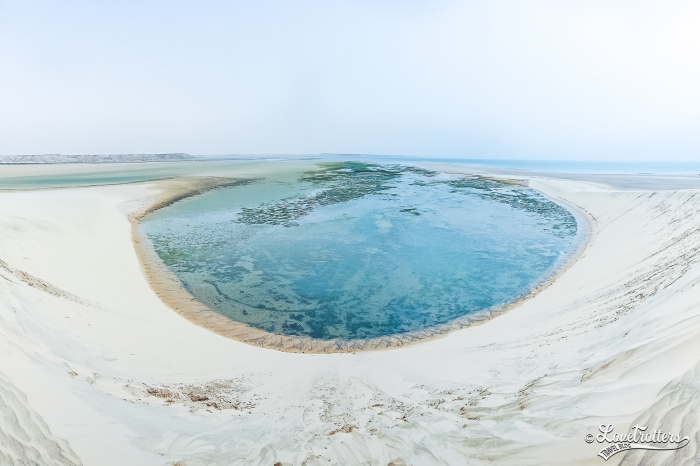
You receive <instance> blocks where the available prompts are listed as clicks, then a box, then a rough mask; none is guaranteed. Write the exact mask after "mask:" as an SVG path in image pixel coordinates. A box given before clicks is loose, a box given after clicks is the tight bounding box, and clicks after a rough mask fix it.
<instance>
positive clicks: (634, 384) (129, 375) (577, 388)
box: [0, 177, 700, 466]
mask: <svg viewBox="0 0 700 466" xmlns="http://www.w3.org/2000/svg"><path fill="white" fill-rule="evenodd" d="M622 181H625V180H622ZM633 181H634V180H631V181H629V182H627V181H625V183H626V184H625V188H624V189H616V188H611V187H608V186H605V185H603V184H601V183H592V182H590V181H581V180H566V179H556V178H551V177H548V178H539V177H531V178H529V182H530V185H531V186H532V187H533V188H535V189H537V190H539V191H540V192H543V193H545V194H546V195H547V196H549V197H550V198H552V199H556V200H560V202H569V203H571V204H572V205H576V206H578V207H580V208H581V209H583V210H585V211H586V212H588V214H589V215H590V218H591V219H593V221H594V226H593V230H592V234H590V235H589V237H588V245H587V247H586V248H585V249H584V250H582V251H581V254H580V256H579V257H578V258H577V260H576V261H574V262H570V263H569V264H570V265H569V267H568V268H566V269H563V270H562V271H561V273H560V274H559V276H558V277H557V279H556V280H553V281H552V282H551V283H550V284H549V286H547V287H546V288H544V289H542V290H541V291H540V292H539V293H538V294H537V295H535V296H533V297H532V298H531V299H528V300H525V301H523V302H522V303H521V304H520V305H518V306H516V307H515V308H513V309H512V310H511V311H510V312H507V313H504V314H502V315H500V316H499V318H497V319H491V320H489V321H487V322H485V323H484V324H482V325H472V326H470V327H467V328H464V329H461V330H457V331H454V332H451V333H449V334H447V335H444V336H442V337H441V338H435V339H431V340H427V341H423V342H421V343H420V344H412V345H406V346H405V347H402V348H401V349H397V350H394V351H363V352H357V353H356V354H352V353H349V354H298V353H290V352H281V351H274V350H271V349H267V348H260V347H257V346H253V345H249V344H245V343H241V342H239V341H235V340H232V339H229V338H223V337H221V336H219V335H217V334H215V333H213V332H211V331H209V330H206V329H204V328H201V327H199V326H197V325H192V323H191V322H190V321H188V320H187V319H185V318H183V317H182V316H180V315H178V314H177V313H175V312H173V311H172V310H171V309H170V308H169V307H167V306H166V305H165V304H164V303H163V301H162V300H161V299H160V298H159V297H158V296H157V295H156V294H155V293H154V291H153V289H152V288H151V286H150V285H149V283H148V281H147V280H146V279H145V277H144V274H143V272H142V269H141V267H142V261H141V260H140V259H139V257H138V256H137V254H136V252H135V251H134V244H133V242H132V234H133V231H132V226H133V223H132V220H133V213H134V212H138V211H142V210H143V207H144V206H146V205H150V204H151V203H152V202H153V199H154V197H157V196H160V190H159V189H158V188H157V187H156V186H155V185H154V184H153V183H140V184H130V185H119V186H104V187H90V188H75V189H73V188H71V189H58V190H38V191H31V192H30V191H25V192H19V191H17V192H4V193H0V238H1V239H2V241H0V260H2V261H3V262H2V264H3V269H2V270H0V411H1V412H2V419H3V420H6V419H17V422H5V421H3V423H0V429H2V434H3V436H4V437H3V438H5V439H11V441H5V442H3V443H1V444H0V455H4V456H0V458H2V460H3V461H5V462H9V464H12V461H14V463H16V464H23V463H22V461H24V464H42V465H67V464H68V465H81V464H82V465H86V466H92V465H95V466H112V465H114V466H122V465H124V464H128V465H134V466H141V465H143V466H153V465H160V466H173V465H175V464H178V463H179V466H182V465H183V464H185V465H187V466H205V465H206V466H210V465H222V466H223V465H227V466H228V465H231V464H233V465H257V464H275V463H281V464H283V465H285V466H287V465H299V464H306V465H307V466H316V465H318V466H320V465H327V464H351V465H355V464H368V465H372V466H387V465H389V464H392V463H393V464H394V465H401V464H405V465H421V466H422V465H433V464H435V465H445V464H447V465H452V464H471V465H485V464H499V465H517V466H522V465H533V466H534V465H537V466H539V465H543V464H554V465H563V464H566V465H597V464H603V463H601V461H602V460H601V459H600V458H599V457H597V456H596V455H597V452H598V450H600V447H599V446H598V445H596V444H593V445H589V444H587V443H586V442H585V441H584V436H585V435H586V434H589V433H596V432H597V429H598V425H599V424H601V423H612V424H614V425H615V430H616V431H620V432H624V431H625V430H626V429H628V428H629V426H630V425H633V424H634V423H635V422H642V423H648V424H649V426H650V429H654V428H660V429H664V430H667V429H673V430H674V431H680V432H682V433H683V435H688V436H690V438H691V439H692V440H691V444H690V445H689V446H688V447H686V448H684V449H682V450H678V451H676V452H647V453H646V454H644V453H641V452H633V453H626V454H619V455H616V456H614V457H613V458H611V459H610V460H609V461H608V462H607V463H605V464H618V463H620V462H623V463H624V464H630V465H632V464H640V463H641V462H642V461H644V462H645V463H644V464H650V465H651V464H695V463H697V455H698V453H697V452H698V443H697V442H696V440H695V439H697V438H700V437H698V436H700V423H698V422H697V413H698V412H700V407H699V405H700V401H698V400H700V398H698V396H697V390H695V389H694V387H696V386H700V370H698V369H697V367H698V365H699V364H700V286H697V284H698V283H700V227H698V222H697V219H698V215H700V190H694V189H688V190H665V189H662V188H659V189H648V186H646V185H645V187H644V189H641V188H640V189H631V188H630V187H629V185H630V184H631V183H632V182H633ZM139 209H141V210H139ZM7 458H13V460H6V459H7ZM17 459H19V460H20V461H17ZM0 463H2V461H0Z"/></svg>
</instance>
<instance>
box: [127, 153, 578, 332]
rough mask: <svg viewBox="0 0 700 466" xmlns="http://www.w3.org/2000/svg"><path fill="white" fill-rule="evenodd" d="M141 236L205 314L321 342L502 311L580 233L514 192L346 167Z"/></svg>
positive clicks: (526, 192) (528, 194)
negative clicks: (207, 310) (209, 311)
mask: <svg viewBox="0 0 700 466" xmlns="http://www.w3.org/2000/svg"><path fill="white" fill-rule="evenodd" d="M141 228H142V229H143V231H144V233H145V234H146V235H147V236H148V237H149V238H150V239H151V241H152V242H153V244H154V247H155V249H156V252H157V253H158V255H159V256H160V257H161V259H162V260H163V261H164V263H165V264H166V265H167V266H168V267H169V268H171V270H172V271H173V272H174V273H175V274H176V275H177V277H178V278H179V279H180V280H181V281H182V283H183V284H184V286H185V288H186V289H187V290H188V291H189V292H190V293H191V294H192V295H193V296H194V297H195V298H196V299H197V300H199V301H201V302H202V303H204V304H206V305H207V306H208V307H209V308H211V309H212V310H214V311H216V312H219V313H221V314H223V315H225V316H227V317H229V318H230V319H232V320H235V321H238V322H243V323H246V324H248V325H250V326H252V327H255V328H259V329H262V330H266V331H268V332H272V333H276V334H281V335H287V336H303V337H311V338H316V339H321V340H354V339H371V338H378V337H385V336H390V335H400V334H403V333H406V332H415V331H421V330H426V329H429V328H431V327H434V326H437V325H441V324H446V323H449V322H451V321H453V320H455V319H457V318H460V317H462V316H465V315H470V314H473V313H476V312H479V311H482V310H485V309H488V308H491V307H493V306H496V305H499V304H504V303H507V302H510V301H512V300H514V299H517V298H518V297H520V296H522V295H524V294H526V293H527V292H529V291H530V290H531V289H532V288H533V287H534V286H535V285H536V284H538V283H539V282H540V281H542V280H543V279H545V278H546V277H547V276H548V275H549V274H550V273H551V272H552V268H553V266H554V265H555V264H556V263H557V261H558V260H560V259H561V258H562V257H563V256H564V255H565V254H566V252H567V251H568V250H569V249H570V247H571V244H572V241H573V239H574V236H575V235H576V221H575V219H574V217H573V216H572V215H571V213H570V212H568V211H567V210H566V209H563V208H562V207H560V206H559V205H557V204H555V203H553V202H551V201H549V200H548V199H546V198H545V197H544V196H542V195H541V194H539V193H538V192H536V191H534V190H531V189H529V188H526V187H523V186H516V185H508V184H503V183H499V182H496V181H492V180H487V179H482V178H469V177H461V178H455V177H449V176H447V175H444V174H440V173H436V172H432V171H428V170H423V169H418V168H413V167H406V166H400V165H375V164H363V163H355V162H344V163H332V164H322V165H320V166H319V168H318V170H314V171H311V172H306V173H302V174H300V175H299V176H298V177H297V178H296V179H295V180H293V181H291V182H290V181H289V180H284V181H282V180H275V179H269V180H266V181H264V182H260V183H253V184H249V185H245V186H239V187H234V188H227V189H222V190H219V191H217V192H213V193H208V194H204V195H201V196H198V197H195V198H192V199H189V200H187V201H185V202H181V203H178V204H175V205H172V206H169V207H167V208H165V209H162V210H161V211H159V212H158V213H157V214H156V215H154V216H152V217H149V218H147V219H146V220H145V221H144V222H143V223H142V224H141Z"/></svg>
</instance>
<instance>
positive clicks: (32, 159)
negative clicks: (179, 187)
mask: <svg viewBox="0 0 700 466" xmlns="http://www.w3.org/2000/svg"><path fill="white" fill-rule="evenodd" d="M201 159H202V157H200V156H196V155H189V154H109V155H63V154H44V155H0V164H32V163H139V162H179V161H183V160H201Z"/></svg>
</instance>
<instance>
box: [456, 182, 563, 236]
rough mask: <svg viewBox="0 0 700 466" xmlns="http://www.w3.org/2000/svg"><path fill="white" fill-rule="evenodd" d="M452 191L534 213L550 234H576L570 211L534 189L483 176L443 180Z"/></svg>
mask: <svg viewBox="0 0 700 466" xmlns="http://www.w3.org/2000/svg"><path fill="white" fill-rule="evenodd" d="M445 183H446V184H447V185H449V186H451V187H452V188H454V191H453V192H456V193H462V194H467V195H473V196H478V197H479V198H481V199H484V200H490V201H495V202H500V203H502V204H506V205H508V206H510V207H512V208H513V209H519V210H522V211H525V212H529V213H532V214H536V215H538V216H540V217H541V218H542V219H543V220H545V221H547V222H548V223H549V224H550V227H551V230H552V234H554V235H557V236H559V237H562V238H563V237H566V236H571V235H575V234H576V219H575V218H574V216H573V215H571V212H569V211H568V210H566V209H565V208H563V207H562V206H560V205H559V204H556V203H554V202H551V201H549V200H548V199H546V198H545V197H544V196H543V195H542V194H540V193H539V192H537V191H535V190H534V189H526V188H522V187H519V186H510V185H505V184H503V183H499V182H498V181H494V180H489V179H485V178H460V179H458V180H450V181H446V182H445Z"/></svg>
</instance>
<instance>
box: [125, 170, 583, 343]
mask: <svg viewBox="0 0 700 466" xmlns="http://www.w3.org/2000/svg"><path fill="white" fill-rule="evenodd" d="M485 178H487V179H489V180H492V181H496V182H503V183H510V184H518V185H527V183H526V182H523V181H521V180H510V179H499V178H497V177H485ZM248 181H249V180H245V179H240V180H237V179H231V178H217V177H188V178H177V179H169V180H163V181H155V182H151V183H149V184H152V185H154V186H156V189H157V191H158V194H156V195H154V196H152V197H150V198H149V199H147V200H146V201H145V202H144V204H143V205H141V206H139V208H138V209H137V210H135V211H133V212H130V213H129V218H130V221H131V230H132V241H133V243H134V249H135V250H136V254H137V256H138V257H139V260H140V262H141V269H142V271H143V273H144V275H145V277H146V279H147V280H148V283H149V284H150V286H151V288H152V289H153V292H154V293H155V294H156V295H157V296H158V297H159V298H160V299H161V300H162V301H163V302H164V303H165V304H166V305H167V306H168V307H169V308H170V309H172V310H173V311H175V312H177V313H178V314H179V315H181V316H182V317H184V318H185V319H187V320H189V321H190V322H192V323H193V324H195V325H198V326H200V327H202V328H205V329H207V330H209V331H211V332H213V333H216V334H217V335H221V336H222V337H225V338H230V339H232V340H236V341H240V342H243V343H247V344H250V345H254V346H258V347H261V348H270V349H276V350H279V351H285V352H290V353H320V354H327V353H352V352H357V351H377V350H391V349H399V348H402V347H404V346H407V345H412V344H417V343H421V342H424V341H427V340H434V339H436V338H442V337H444V336H445V335H447V334H449V333H452V332H454V331H457V330H461V329H464V328H467V327H470V326H473V325H482V324H484V323H486V322H488V321H489V320H491V319H494V318H496V317H498V316H500V315H502V314H504V313H506V312H508V311H510V310H512V309H514V308H516V307H517V306H519V305H521V304H522V303H523V302H525V301H526V300H528V299H532V298H533V297H535V296H536V295H537V294H539V293H540V292H541V291H542V290H544V289H546V288H547V287H548V286H549V285H551V284H552V283H553V282H554V281H555V280H556V279H557V278H558V277H559V276H561V275H562V274H563V273H564V272H565V271H566V270H568V269H569V268H570V267H571V266H572V265H573V264H574V263H575V262H576V260H577V259H578V258H579V257H580V256H581V254H583V252H584V250H585V248H586V246H587V244H588V242H589V237H590V235H591V234H592V232H593V231H594V230H593V228H594V222H593V219H592V218H591V217H590V215H589V214H588V213H587V212H586V211H585V210H583V209H581V208H580V207H578V206H575V205H573V204H571V203H570V202H567V201H565V200H563V199H553V198H551V197H549V196H546V197H548V198H549V199H550V201H552V202H556V203H559V204H560V205H562V206H564V207H565V208H567V209H568V210H570V211H574V212H575V213H577V214H578V215H577V223H578V227H579V229H580V228H581V227H585V228H587V231H585V232H583V233H581V232H579V234H577V238H578V237H580V236H582V237H583V240H579V241H578V244H575V245H574V249H573V250H572V251H571V252H570V253H569V254H567V255H566V256H565V257H564V258H563V261H562V262H561V263H559V264H556V265H555V267H554V271H553V272H552V273H551V274H550V275H549V276H548V277H546V278H545V279H544V280H543V281H542V282H540V283H538V284H537V285H536V286H535V287H534V288H533V289H532V290H531V291H530V292H528V293H527V294H525V295H524V296H521V297H519V298H516V299H514V300H513V301H510V302H507V303H504V304H500V305H497V306H494V307H492V308H489V309H485V310H483V311H479V312H477V313H474V314H469V315H466V316H463V317H460V318H458V319H455V320H453V321H451V322H448V323H446V324H442V325H438V326H435V327H432V328H430V329H426V330H422V331H419V332H412V333H404V334H400V335H393V336H387V337H381V338H372V339H363V340H317V339H313V338H305V337H290V336H285V335H278V334H274V333H270V332H266V331H264V330H261V329H257V328H255V327H252V326H250V325H247V324H244V323H241V322H236V321H233V320H231V319H229V318H227V317H225V316H223V315H221V314H219V313H218V312H216V311H214V310H212V309H210V308H209V307H207V306H206V305H205V304H203V303H201V302H199V301H197V300H196V299H195V298H194V297H193V296H192V295H191V294H190V293H189V292H188V291H187V290H186V289H185V288H184V286H183V285H182V283H181V282H180V280H179V279H178V278H177V277H176V276H175V274H173V273H172V272H171V271H170V270H169V269H168V267H167V266H166V265H165V264H163V262H162V260H161V259H160V258H159V257H158V255H157V253H156V252H155V250H154V249H153V246H152V244H151V242H150V241H149V240H148V239H147V238H145V237H144V236H143V235H141V234H140V233H139V228H138V225H139V222H140V221H141V220H142V219H143V218H144V217H145V216H146V215H148V214H149V213H151V212H154V211H156V210H158V209H161V208H163V207H167V206H169V205H171V204H173V203H175V202H177V201H179V200H182V199H186V198H188V197H192V196H196V195H199V194H203V193H205V192H208V191H212V190H215V189H219V188H225V187H230V186H236V185H239V184H242V183H246V182H248ZM582 222H583V224H584V225H582Z"/></svg>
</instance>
